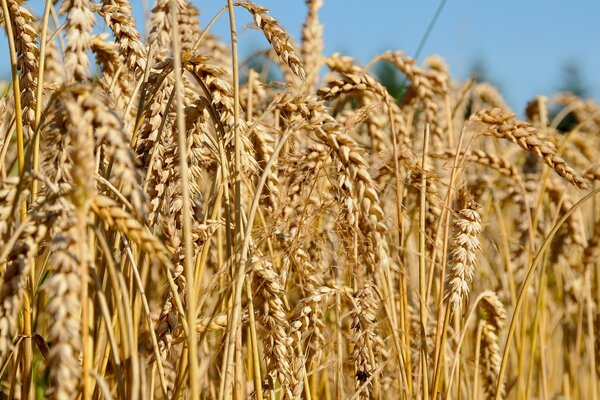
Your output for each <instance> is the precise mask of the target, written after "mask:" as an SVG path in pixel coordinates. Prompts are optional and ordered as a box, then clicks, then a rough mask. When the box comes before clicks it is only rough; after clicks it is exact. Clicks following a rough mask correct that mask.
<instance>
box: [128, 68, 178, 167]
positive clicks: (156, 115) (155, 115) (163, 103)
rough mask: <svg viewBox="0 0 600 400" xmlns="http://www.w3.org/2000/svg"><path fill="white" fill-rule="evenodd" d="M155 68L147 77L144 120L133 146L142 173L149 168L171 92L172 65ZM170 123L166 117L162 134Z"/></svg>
mask: <svg viewBox="0 0 600 400" xmlns="http://www.w3.org/2000/svg"><path fill="white" fill-rule="evenodd" d="M157 67H158V69H157V70H155V71H153V72H152V73H150V75H149V76H148V83H147V87H148V90H147V93H148V98H147V101H146V102H145V104H144V109H143V118H144V119H143V122H142V128H141V130H140V132H139V134H138V136H137V140H136V141H135V144H134V148H135V153H136V155H137V159H138V161H139V163H140V165H141V167H142V171H144V172H146V171H147V170H148V168H149V167H150V158H151V155H152V151H153V149H154V146H155V144H156V142H157V140H158V134H159V131H160V127H161V124H162V123H163V120H164V119H165V115H166V114H168V110H167V109H166V108H167V103H168V100H169V96H170V95H171V92H172V90H173V79H172V76H171V75H169V73H170V72H171V71H172V63H171V62H170V61H169V62H163V63H161V64H160V65H159V66H157ZM171 122H172V121H170V119H169V118H168V117H167V119H166V120H165V127H164V130H163V132H168V129H169V127H170V126H171ZM157 160H160V158H157Z"/></svg>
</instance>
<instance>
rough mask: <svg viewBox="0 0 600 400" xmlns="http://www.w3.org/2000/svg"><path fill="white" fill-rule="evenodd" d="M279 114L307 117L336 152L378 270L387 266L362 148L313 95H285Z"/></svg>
mask: <svg viewBox="0 0 600 400" xmlns="http://www.w3.org/2000/svg"><path fill="white" fill-rule="evenodd" d="M279 107H280V109H281V112H282V116H284V117H286V118H288V119H289V120H290V122H292V121H294V120H296V119H298V118H300V119H303V120H304V121H306V127H305V128H306V129H307V130H310V131H312V132H314V133H315V135H316V136H317V137H318V138H319V139H320V140H322V141H323V142H324V143H325V144H326V145H327V146H329V147H330V149H331V150H332V151H333V153H334V154H335V156H336V158H337V159H338V160H339V161H340V162H341V164H342V165H343V167H344V171H345V174H344V175H343V176H342V177H340V182H339V183H340V186H341V187H342V188H344V190H346V191H347V192H348V193H349V195H350V196H351V197H353V198H354V200H355V201H356V204H357V205H358V207H359V210H360V213H359V215H360V218H361V224H360V225H361V226H362V228H363V230H364V232H365V233H366V234H367V236H369V237H370V239H371V245H372V246H373V247H374V252H373V255H374V257H375V262H376V263H377V264H379V265H380V266H382V267H383V268H382V269H378V270H377V271H378V272H385V271H386V270H387V268H388V267H389V258H388V250H387V243H386V241H385V239H384V237H385V235H386V231H387V228H386V225H385V222H384V213H383V209H382V208H381V205H380V200H379V195H378V193H377V190H376V188H375V183H374V182H373V178H372V177H371V174H370V173H369V170H368V164H367V162H366V161H365V159H364V155H363V151H362V150H361V149H360V148H359V146H358V145H357V144H356V142H355V141H354V140H353V139H352V138H351V137H350V136H348V135H347V134H346V133H344V131H343V128H342V127H341V126H340V125H339V123H338V122H337V121H336V120H335V119H334V118H333V117H332V116H331V115H329V113H328V112H327V107H325V104H324V102H323V100H321V99H319V98H317V97H314V96H300V97H288V98H286V99H283V100H282V101H281V103H280V105H279Z"/></svg>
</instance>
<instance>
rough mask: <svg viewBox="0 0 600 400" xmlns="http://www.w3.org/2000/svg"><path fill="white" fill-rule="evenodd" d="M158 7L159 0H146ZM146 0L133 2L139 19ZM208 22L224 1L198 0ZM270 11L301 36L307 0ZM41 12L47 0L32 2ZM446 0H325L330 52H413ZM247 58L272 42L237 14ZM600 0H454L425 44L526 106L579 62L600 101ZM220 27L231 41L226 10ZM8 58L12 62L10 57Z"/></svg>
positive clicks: (459, 72)
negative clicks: (476, 69)
mask: <svg viewBox="0 0 600 400" xmlns="http://www.w3.org/2000/svg"><path fill="white" fill-rule="evenodd" d="M142 1H146V2H147V3H149V4H150V6H151V5H152V0H142ZM142 1H140V0H134V1H133V4H134V8H135V10H136V17H137V19H138V21H143V18H142ZM193 1H194V3H195V4H196V5H197V6H198V7H199V8H200V10H201V12H202V15H201V19H202V23H203V24H206V23H207V22H208V21H209V20H210V19H211V18H212V17H213V16H214V15H215V14H216V12H217V11H218V10H219V9H220V7H221V6H222V5H224V4H225V3H226V1H225V0H218V1H217V0H209V1H199V0H193ZM256 3H258V4H261V5H264V6H265V7H267V8H269V9H270V10H271V12H272V15H273V16H274V17H275V18H277V19H278V20H279V21H280V22H281V23H282V25H283V26H284V27H286V29H287V30H288V31H289V32H290V34H291V35H292V36H294V37H295V38H299V37H300V27H301V25H302V22H303V20H304V15H305V4H304V0H257V1H256ZM30 4H31V7H32V8H33V9H34V11H35V12H36V13H37V14H39V13H40V12H41V8H42V6H43V2H42V1H41V0H34V1H31V2H30ZM439 4H440V2H439V1H432V0H431V1H430V0H422V1H401V0H371V1H368V0H325V4H324V7H323V8H322V9H321V13H320V19H321V22H322V23H323V24H324V25H325V38H324V39H325V54H331V53H333V52H335V51H340V52H342V53H345V54H348V55H351V56H353V57H355V58H357V59H358V60H359V61H360V62H362V63H366V62H368V61H369V60H370V59H371V57H373V56H374V55H376V54H378V53H380V52H382V51H383V50H386V49H394V50H404V51H405V52H406V53H407V54H409V55H413V54H414V53H415V51H416V49H417V46H418V44H419V42H420V40H421V38H422V36H423V34H424V32H425V30H426V28H427V25H428V24H429V22H430V20H431V18H432V16H433V15H434V13H435V11H436V9H437V7H438V5H439ZM237 18H238V21H237V22H238V27H239V29H240V33H239V41H240V49H241V50H240V51H241V53H242V56H243V55H244V54H248V53H250V52H252V51H254V50H257V49H259V48H261V47H265V46H266V45H267V43H266V41H265V40H264V39H263V38H262V36H261V35H260V33H259V32H256V31H255V30H253V29H248V28H244V27H245V26H247V25H248V24H249V22H250V19H249V18H248V16H247V15H246V13H245V11H244V10H242V9H240V10H239V11H238V12H237ZM598 21H600V1H598V0H574V1H565V0H562V1H559V0H544V1H542V0H535V1H534V0H521V1H518V0H504V1H502V0H501V1H485V0H479V1H475V0H462V1H458V0H448V1H447V3H446V4H445V7H444V9H443V11H442V14H441V15H440V17H439V19H438V21H437V24H436V25H435V27H434V29H433V31H432V33H431V35H430V37H429V40H428V41H427V43H426V45H425V48H424V49H423V53H422V54H423V55H422V56H421V60H422V58H423V57H424V56H427V55H430V54H437V55H440V56H441V57H443V58H444V59H446V61H447V62H448V64H449V66H450V70H451V73H452V75H453V76H454V77H455V78H459V79H464V78H466V77H468V76H469V73H470V72H471V70H472V66H473V64H474V62H475V60H478V59H479V60H481V61H482V62H483V63H484V64H485V66H486V70H487V72H488V75H489V77H490V78H491V79H492V80H493V81H494V82H495V83H497V84H498V85H499V86H500V87H501V89H502V92H503V94H504V95H505V97H506V99H507V100H508V102H509V103H510V104H511V105H512V106H513V107H514V108H515V110H517V111H521V110H522V109H523V107H524V105H525V104H526V102H527V100H528V99H530V98H532V97H533V96H534V95H535V94H546V95H549V94H552V93H553V92H555V91H557V90H558V89H559V88H560V87H561V81H562V77H563V74H562V71H563V69H564V66H565V64H566V63H568V62H573V63H576V64H577V65H578V66H579V68H580V71H581V74H582V76H583V78H584V82H585V84H586V88H587V91H588V95H589V96H592V97H595V98H596V99H600V23H598ZM213 32H214V33H215V34H217V35H219V36H221V37H222V38H223V39H224V40H226V41H228V39H229V33H228V19H227V14H224V15H223V16H222V17H221V19H220V20H219V21H218V23H217V24H216V25H215V27H214V29H213ZM3 36H4V38H2V39H3V40H0V43H1V44H0V57H1V58H0V59H1V60H3V61H2V62H0V76H7V74H8V69H9V65H8V58H7V44H6V39H5V35H3ZM4 60H6V61H4Z"/></svg>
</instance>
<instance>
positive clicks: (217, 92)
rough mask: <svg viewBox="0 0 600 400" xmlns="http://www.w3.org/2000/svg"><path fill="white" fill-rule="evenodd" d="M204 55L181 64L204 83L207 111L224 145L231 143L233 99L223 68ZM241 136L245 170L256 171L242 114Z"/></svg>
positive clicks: (239, 127) (238, 127)
mask: <svg viewBox="0 0 600 400" xmlns="http://www.w3.org/2000/svg"><path fill="white" fill-rule="evenodd" d="M207 61H208V59H207V58H206V57H201V56H196V57H191V58H189V59H187V60H186V62H185V65H184V67H185V68H186V69H187V70H188V71H189V72H190V73H192V75H193V76H194V78H196V80H197V81H198V82H199V83H200V84H201V86H203V91H204V92H205V93H204V94H205V95H206V96H208V100H209V103H210V107H209V111H210V114H211V118H213V119H216V120H213V123H214V124H215V125H216V127H215V128H216V130H217V132H219V133H220V135H221V136H222V138H221V140H224V144H225V146H226V147H229V148H231V146H233V132H234V122H235V119H234V109H233V105H234V101H233V100H234V99H233V87H232V86H231V85H230V84H229V83H228V82H227V81H226V80H225V78H224V76H225V73H226V71H225V70H223V69H222V68H219V67H217V66H215V65H211V64H208V63H207ZM237 129H238V132H239V133H240V138H241V139H242V146H241V147H242V149H241V150H242V166H243V168H244V169H245V172H246V173H253V172H256V171H257V168H258V166H257V163H256V160H255V159H254V157H252V154H253V152H254V151H253V149H252V143H251V142H250V139H249V138H248V135H247V132H248V126H247V125H246V123H245V120H244V118H243V116H242V118H240V119H239V121H238V126H237Z"/></svg>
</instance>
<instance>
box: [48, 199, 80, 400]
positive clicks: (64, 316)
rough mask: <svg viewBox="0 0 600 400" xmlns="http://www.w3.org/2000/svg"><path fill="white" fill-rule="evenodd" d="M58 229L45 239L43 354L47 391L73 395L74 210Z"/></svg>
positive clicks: (76, 380)
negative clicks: (47, 274) (48, 271)
mask: <svg viewBox="0 0 600 400" xmlns="http://www.w3.org/2000/svg"><path fill="white" fill-rule="evenodd" d="M58 223H59V226H60V231H59V233H58V234H57V235H56V236H54V238H53V239H52V241H51V242H50V243H49V248H50V250H51V252H52V253H51V254H52V256H51V263H52V264H51V265H53V266H54V272H53V273H52V275H51V276H50V277H49V278H48V280H47V281H46V282H45V283H44V290H45V292H46V295H47V296H48V299H49V302H48V305H47V306H46V312H47V315H48V319H49V323H48V337H47V340H48V341H49V342H51V343H52V348H51V350H50V353H49V354H48V358H47V361H46V363H47V365H48V370H49V372H50V382H51V385H50V393H49V394H51V395H52V396H53V397H54V398H57V399H72V398H75V396H76V394H77V392H78V388H79V385H80V382H81V372H82V371H81V364H80V362H79V356H80V351H81V346H82V343H81V331H80V328H81V323H80V318H81V299H80V292H81V288H82V285H83V284H85V283H83V282H82V280H81V277H80V273H79V272H80V263H81V257H83V254H81V252H80V246H79V244H78V242H79V240H82V239H81V238H79V229H78V228H77V218H76V217H75V213H74V210H73V209H72V206H71V210H69V213H68V214H65V216H64V217H63V218H62V219H61V220H60V221H59V222H58Z"/></svg>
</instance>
